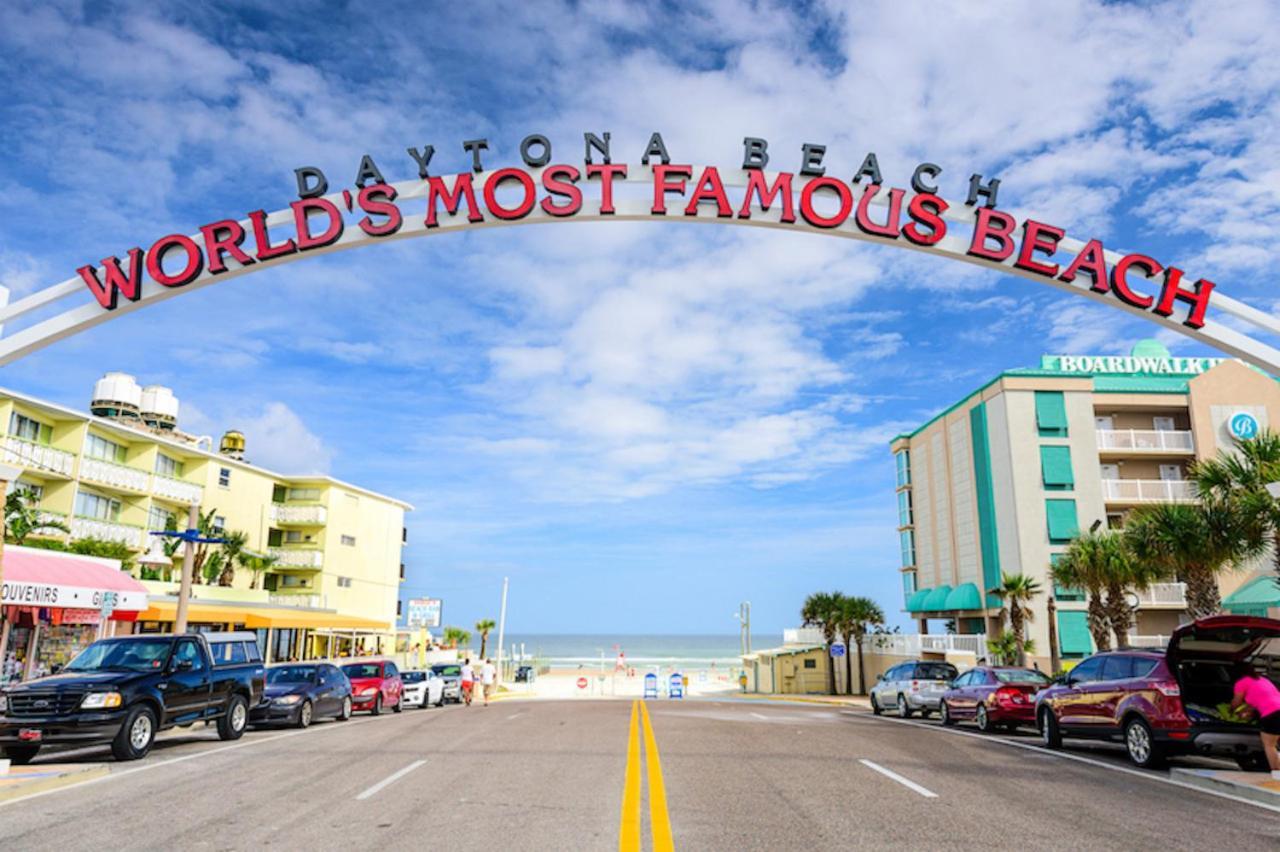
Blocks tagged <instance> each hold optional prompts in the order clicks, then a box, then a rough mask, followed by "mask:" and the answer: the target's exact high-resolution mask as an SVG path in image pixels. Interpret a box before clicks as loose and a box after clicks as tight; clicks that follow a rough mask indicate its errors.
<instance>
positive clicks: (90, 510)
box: [75, 491, 120, 524]
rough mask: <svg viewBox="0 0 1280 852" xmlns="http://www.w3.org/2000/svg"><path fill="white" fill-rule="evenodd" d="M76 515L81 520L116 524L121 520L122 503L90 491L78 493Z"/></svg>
mask: <svg viewBox="0 0 1280 852" xmlns="http://www.w3.org/2000/svg"><path fill="white" fill-rule="evenodd" d="M75 513H76V515H77V516H78V517H81V518H92V519H94V520H96V521H107V522H108V523H113V524H114V523H115V522H117V521H119V520H120V501H119V500H112V499H111V498H110V497H102V496H100V495H98V494H90V493H89V492H88V491H77V492H76V503H75Z"/></svg>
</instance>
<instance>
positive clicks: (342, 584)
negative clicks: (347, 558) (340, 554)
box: [338, 577, 351, 589]
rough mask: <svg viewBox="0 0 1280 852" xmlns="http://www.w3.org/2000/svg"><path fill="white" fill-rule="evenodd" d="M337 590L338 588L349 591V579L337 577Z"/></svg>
mask: <svg viewBox="0 0 1280 852" xmlns="http://www.w3.org/2000/svg"><path fill="white" fill-rule="evenodd" d="M338 588H340V589H349V588H351V578H350V577H339V578H338Z"/></svg>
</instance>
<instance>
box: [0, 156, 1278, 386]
mask: <svg viewBox="0 0 1280 852" xmlns="http://www.w3.org/2000/svg"><path fill="white" fill-rule="evenodd" d="M655 137H657V134H655ZM530 138H533V137H530ZM526 141H527V140H526ZM535 141H536V140H535ZM752 141H756V142H758V141H759V140H750V139H749V140H747V151H748V154H747V157H745V158H744V165H746V166H752V165H755V166H756V167H747V168H742V169H719V168H716V167H714V166H693V165H680V164H676V163H672V162H671V161H670V159H669V158H668V157H667V156H666V151H665V148H663V149H661V150H658V149H655V148H653V143H652V142H651V149H650V151H649V152H648V153H646V156H645V160H646V162H645V163H642V164H640V165H635V164H631V165H628V164H614V163H610V162H609V161H608V157H607V148H601V149H600V150H601V151H604V152H605V156H604V157H603V158H602V159H603V161H602V162H592V157H591V154H592V151H591V147H592V146H591V143H590V141H588V145H587V156H586V158H585V162H584V163H583V165H581V166H578V165H570V164H548V165H541V164H539V163H538V162H537V160H536V159H534V160H531V158H530V157H529V156H528V150H529V149H528V148H527V147H526V146H525V145H522V154H523V155H524V156H525V163H524V165H523V166H520V167H510V168H501V169H494V170H488V171H480V170H476V171H472V172H463V173H461V174H454V175H444V176H436V175H426V165H425V163H424V162H423V161H422V159H420V158H419V156H418V155H417V154H416V153H415V152H414V151H413V150H412V149H411V151H410V153H414V154H415V157H414V158H415V160H417V161H418V163H419V167H420V174H421V175H425V176H420V177H419V178H417V179H414V180H409V181H403V182H399V183H386V182H383V180H382V177H381V173H380V172H378V171H377V168H376V166H373V165H372V162H371V161H370V160H369V158H367V157H366V158H365V161H364V162H362V164H361V169H360V175H359V176H358V178H357V184H363V185H357V186H353V187H352V188H351V189H346V190H341V191H338V192H333V193H329V194H327V195H320V194H318V193H319V192H323V191H324V189H327V185H323V186H315V185H312V186H310V187H308V186H307V179H306V178H307V177H310V178H311V181H312V183H313V184H316V183H319V184H324V180H323V177H321V176H320V174H319V172H318V170H314V169H299V170H298V173H299V178H298V183H299V190H300V191H299V194H300V196H301V195H305V196H308V197H300V198H299V199H298V200H297V201H294V202H293V203H292V204H290V205H289V207H287V208H285V209H282V210H277V211H275V212H273V213H267V212H265V211H263V210H256V211H253V212H251V213H249V214H248V215H247V216H246V217H244V218H242V219H223V220H219V221H216V222H211V223H210V224H208V225H205V226H203V227H202V228H200V229H199V231H198V232H197V233H194V234H186V235H184V234H169V235H167V236H163V237H161V238H160V239H158V240H156V241H155V242H153V243H152V244H151V245H150V246H149V247H147V248H145V249H144V248H142V247H140V246H139V247H134V248H131V249H128V250H125V251H121V252H119V253H117V254H115V255H111V256H109V257H107V258H106V259H104V260H103V261H102V262H101V263H100V264H97V265H88V266H84V267H82V268H81V269H79V270H77V274H76V275H75V276H73V277H72V278H70V279H68V280H66V281H63V282H62V283H60V284H54V285H52V286H50V287H47V288H45V289H44V290H40V291H38V292H36V293H33V294H31V295H28V296H26V297H24V298H22V299H19V300H17V301H15V302H13V303H12V304H9V305H6V306H4V307H0V324H4V326H8V325H9V324H10V323H11V322H12V321H13V320H15V319H18V318H19V317H23V316H25V315H27V314H30V313H32V312H34V311H37V310H40V309H43V308H45V307H46V306H48V305H51V304H54V303H61V302H70V301H71V300H76V301H77V302H78V303H77V304H74V305H73V306H71V307H69V308H68V309H67V310H65V311H64V312H62V313H59V314H56V315H55V316H52V317H49V318H45V319H39V320H37V321H35V322H33V323H32V324H30V325H28V326H26V327H23V328H19V329H17V330H15V331H13V332H11V333H8V329H7V328H4V332H5V333H3V335H2V336H0V365H3V364H8V363H11V362H13V361H15V360H17V359H18V358H21V357H22V356H24V355H26V354H28V353H31V352H34V351H36V350H38V349H41V348H43V347H45V346H48V345H50V344H52V343H54V342H56V341H58V340H61V339H63V338H66V337H69V336H71V335H73V334H76V333H78V332H81V331H84V330H85V329H89V328H92V327H94V326H96V325H98V324H100V323H104V322H106V321H108V320H110V319H112V318H114V317H117V316H121V315H123V314H127V313H131V312H133V311H136V310H139V309H141V308H143V307H145V306H147V305H149V304H152V303H154V302H158V301H161V300H164V299H169V298H172V297H174V296H177V295H180V294H182V293H184V292H189V291H192V290H196V289H199V288H201V287H206V286H208V285H210V284H214V283H216V282H218V281H220V280H225V279H231V278H235V277H237V276H240V275H245V274H248V273H251V272H255V271H258V270H264V269H268V268H272V267H275V266H279V265H281V264H285V263H292V262H294V261H296V260H300V259H301V258H304V257H307V256H310V255H313V254H325V253H328V252H334V251H340V250H343V249H350V248H357V247H359V246H365V245H370V244H373V243H378V242H384V241H388V240H398V239H407V238H410V237H425V236H431V235H433V234H442V233H451V232H456V231H461V230H466V229H475V228H486V227H493V226H500V225H515V224H534V223H547V222H563V221H594V220H606V221H654V220H664V219H665V220H678V221H683V222H704V223H705V222H714V223H720V224H735V225H745V226H751V227H765V228H783V229H789V230H796V231H805V232H810V233H817V234H826V235H829V236H836V237H844V238H847V239H855V240H864V241H868V242H882V243H885V244H887V245H891V246H896V247H898V248H905V249H912V250H915V251H921V252H925V253H927V254H932V255H937V256H941V257H946V258H950V259H952V260H958V261H963V262H965V263H972V264H976V265H978V266H984V267H988V268H990V269H995V270H999V271H1000V272H1003V273H1006V274H1009V275H1016V276H1020V277H1022V278H1027V279H1030V280H1033V281H1038V282H1041V283H1045V284H1050V285H1052V286H1054V287H1057V288H1059V289H1061V290H1065V291H1067V292H1070V293H1075V294H1077V295H1080V296H1084V297H1086V298H1089V299H1092V300H1094V301H1097V302H1100V303H1102V304H1106V305H1110V306H1112V307H1114V308H1119V309H1121V310H1125V311H1128V312H1130V313H1133V314H1136V315H1139V316H1142V317H1145V318H1146V319H1148V320H1150V321H1152V322H1155V323H1157V324H1159V325H1162V326H1164V327H1166V328H1170V329H1173V330H1175V331H1178V332H1180V333H1182V334H1186V335H1188V336H1190V337H1192V338H1195V339H1196V340H1199V341H1201V342H1203V343H1207V344H1209V345H1210V346H1213V347H1215V348H1217V349H1220V350H1222V351H1224V352H1226V353H1229V354H1231V355H1234V356H1236V357H1239V358H1241V359H1244V360H1246V361H1248V362H1251V363H1253V364H1255V365H1257V366H1259V367H1262V368H1263V369H1265V370H1268V371H1269V372H1272V373H1275V374H1280V350H1277V349H1276V348H1274V347H1273V346H1271V345H1270V344H1268V343H1267V342H1264V341H1263V340H1258V339H1255V338H1254V337H1252V336H1250V335H1249V334H1246V333H1245V332H1244V331H1241V330H1240V328H1241V327H1242V326H1249V327H1252V329H1254V330H1256V332H1262V333H1264V334H1270V335H1277V334H1280V320H1278V319H1277V318H1276V317H1273V316H1272V315H1270V314H1267V313H1265V312H1263V311H1260V310H1258V309H1256V308H1253V307H1250V306H1249V305H1246V304H1244V303H1242V302H1239V301H1237V300H1235V299H1231V298H1229V297H1227V296H1225V295H1224V294H1222V293H1220V292H1217V291H1216V290H1215V285H1214V284H1213V282H1211V281H1209V280H1208V279H1206V278H1203V277H1201V278H1194V279H1193V278H1192V276H1189V275H1187V274H1186V273H1184V272H1183V271H1182V270H1181V269H1179V268H1177V267H1174V266H1165V265H1164V264H1162V263H1161V262H1160V261H1158V260H1157V259H1155V258H1153V257H1149V256H1147V255H1143V254H1138V253H1123V254H1122V253H1118V252H1114V251H1110V250H1107V249H1105V248H1104V246H1103V244H1102V243H1101V241H1099V240H1096V239H1089V240H1081V239H1075V238H1072V237H1069V236H1067V235H1066V234H1065V233H1064V232H1063V230H1062V229H1060V228H1056V227H1054V226H1052V225H1050V224H1048V223H1044V222H1039V221H1037V220H1035V219H1032V218H1025V219H1023V220H1021V221H1019V219H1018V218H1016V217H1015V216H1013V215H1012V214H1010V213H1008V212H1006V211H1004V210H1002V209H999V208H997V207H995V206H994V201H995V189H996V187H997V186H998V181H990V182H988V183H986V184H982V183H981V180H980V176H977V175H975V176H974V177H973V179H972V180H971V184H970V193H969V198H968V199H967V200H966V201H965V202H964V203H961V204H957V203H955V202H951V201H947V200H944V199H943V198H941V197H940V196H938V195H936V194H935V191H936V190H935V187H933V186H932V185H931V184H930V183H929V181H930V179H931V178H933V177H936V175H937V173H938V172H939V171H940V169H939V168H938V167H937V166H932V165H931V164H928V163H925V164H921V166H919V167H918V168H917V169H916V171H915V173H914V174H913V175H912V178H911V185H912V187H913V188H912V189H900V188H891V187H885V186H882V185H881V182H880V175H879V167H878V165H877V164H875V163H874V155H869V157H868V161H867V162H864V165H863V169H862V170H860V171H859V173H858V175H857V176H856V177H854V178H853V179H852V180H849V179H843V178H837V177H833V176H828V175H825V174H805V171H818V170H820V169H819V168H816V167H815V166H814V164H813V163H811V162H808V161H806V162H805V164H804V167H803V168H802V169H801V171H800V172H799V173H790V172H772V171H766V170H764V169H763V168H762V166H763V165H764V164H765V163H766V162H767V157H761V158H759V159H758V160H757V162H756V163H754V164H753V163H752V162H751V159H752V157H751V143H752ZM606 142H607V135H606ZM467 144H472V143H467ZM659 145H660V142H659ZM596 147H597V148H600V146H598V145H597V146H596ZM808 147H809V146H806V149H807V148H808ZM467 150H471V149H470V148H468V149H467ZM549 153H550V148H549V145H548V146H546V154H548V155H549ZM650 153H652V154H654V155H655V157H656V158H658V159H660V160H661V162H655V163H653V164H652V165H650V164H648V163H647V161H648V160H649V159H650V156H649V154H650ZM473 155H474V156H475V161H476V165H477V167H479V165H480V164H479V156H478V152H474V151H473ZM808 156H809V152H808V151H807V150H806V157H808ZM428 157H429V155H428ZM760 160H763V162H761V161H760ZM544 161H545V159H544ZM868 162H869V163H871V166H870V168H869V167H868V165H867V163H868ZM304 172H305V173H309V174H308V175H304V174H303V173H304ZM979 199H984V201H983V203H982V204H979V203H978V200H979Z"/></svg>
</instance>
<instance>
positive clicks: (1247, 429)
mask: <svg viewBox="0 0 1280 852" xmlns="http://www.w3.org/2000/svg"><path fill="white" fill-rule="evenodd" d="M1227 428H1228V429H1229V430H1231V437H1233V438H1235V439H1236V440H1237V441H1248V440H1250V439H1252V438H1256V437H1258V418H1256V417H1254V416H1253V415H1252V414H1248V413H1246V412H1244V411H1241V412H1240V413H1239V414H1233V415H1231V419H1230V420H1229V421H1227Z"/></svg>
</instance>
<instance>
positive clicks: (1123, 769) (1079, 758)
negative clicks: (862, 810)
mask: <svg viewBox="0 0 1280 852" xmlns="http://www.w3.org/2000/svg"><path fill="white" fill-rule="evenodd" d="M847 715H853V714H852V713H849V714H847ZM862 718H864V719H865V718H868V717H867V716H865V715H864V716H862ZM870 718H871V719H872V720H874V721H877V722H891V723H893V724H897V725H911V726H912V727H915V728H923V729H924V730H926V731H936V732H938V733H940V734H955V735H956V736H961V737H972V738H973V739H975V740H981V741H983V742H988V743H1000V744H1001V745H1007V746H1010V747H1012V748H1020V749H1024V750H1026V751H1030V752H1032V753H1033V754H1038V755H1041V756H1043V757H1056V758H1059V759H1060V760H1074V761H1075V762H1077V763H1084V764H1088V765H1089V766H1099V767H1101V768H1103V769H1109V770H1111V771H1112V772H1120V773H1122V774H1124V775H1133V776H1136V777H1138V778H1146V779H1147V780H1148V781H1157V782H1159V783H1161V784H1169V785H1171V786H1174V787H1181V788H1182V789H1184V790H1194V791H1196V792H1197V793H1205V794H1207V795H1210V796H1217V797H1218V798H1220V799H1230V800H1231V801H1233V802H1240V803H1241V804H1243V805H1252V806H1253V807H1255V808H1262V809H1263V810H1267V811H1274V812H1276V813H1280V807H1277V806H1275V805H1269V804H1266V803H1265V802H1255V801H1253V800H1252V799H1245V798H1242V797H1241V796H1233V795H1231V794H1230V793H1222V792H1219V791H1217V790H1210V789H1208V788H1206V787H1196V786H1194V785H1192V784H1184V783H1182V782H1181V781H1175V780H1173V778H1172V777H1170V776H1168V775H1157V774H1155V773H1153V772H1144V771H1142V770H1141V769H1130V768H1129V767H1127V766H1117V765H1115V764H1114V763H1107V762H1106V761H1103V760H1095V759H1093V758H1091V757H1085V756H1083V755H1079V754H1071V753H1069V752H1065V751H1054V750H1053V749H1047V748H1045V747H1044V746H1041V745H1032V744H1031V743H1024V742H1018V741H1017V740H1009V739H1005V738H1004V737H993V736H990V735H987V734H979V733H974V732H973V731H961V730H958V729H956V728H943V727H940V726H938V725H927V724H925V723H924V722H913V721H911V720H910V719H892V718H889V717H887V716H871V717H870ZM86 783H90V782H86Z"/></svg>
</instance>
